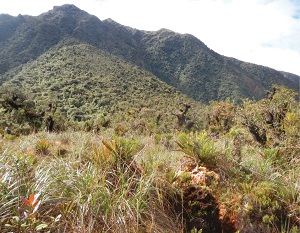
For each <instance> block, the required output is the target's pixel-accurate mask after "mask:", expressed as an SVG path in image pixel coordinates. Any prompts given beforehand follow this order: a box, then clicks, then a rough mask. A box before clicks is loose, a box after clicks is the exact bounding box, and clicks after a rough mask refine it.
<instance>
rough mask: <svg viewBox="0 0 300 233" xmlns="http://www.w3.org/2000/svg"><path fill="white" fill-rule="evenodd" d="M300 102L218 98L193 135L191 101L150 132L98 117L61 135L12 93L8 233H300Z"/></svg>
mask: <svg viewBox="0 0 300 233" xmlns="http://www.w3.org/2000/svg"><path fill="white" fill-rule="evenodd" d="M295 96H296V93H294V92H293V91H291V90H289V89H286V88H285V87H282V86H274V88H273V90H272V91H271V92H270V93H269V95H268V97H267V98H265V99H262V100H259V101H250V100H244V101H243V103H242V104H240V105H236V104H234V103H231V102H230V101H228V102H212V103H211V104H210V105H208V106H203V109H202V112H201V114H202V115H203V114H204V115H205V117H202V118H199V120H198V122H197V124H196V126H197V127H195V126H193V127H191V128H190V127H186V126H187V125H188V124H181V123H182V122H180V121H179V120H180V119H181V118H178V115H180V114H181V115H180V116H184V117H186V119H185V120H186V121H189V120H190V118H193V117H196V116H195V115H194V114H196V113H193V114H191V115H189V114H188V113H192V111H191V110H192V108H193V106H192V107H190V108H189V110H187V111H186V112H185V110H186V108H185V110H184V107H187V106H189V105H187V104H185V105H184V106H182V108H183V109H182V111H181V112H180V113H178V114H175V113H174V114H171V116H172V117H173V118H170V119H172V121H173V124H169V125H168V126H167V127H165V128H164V127H163V126H162V125H160V124H155V122H152V123H149V122H147V120H148V119H147V118H142V117H141V118H140V119H142V120H144V122H145V124H144V125H143V127H142V128H143V130H141V129H140V128H139V127H134V125H133V124H125V123H123V125H122V124H121V123H122V122H116V121H114V120H112V122H113V123H110V124H108V125H106V126H105V127H104V126H103V127H101V128H100V130H98V131H97V130H95V128H94V125H93V124H92V123H91V122H89V121H88V120H87V121H86V122H81V123H80V122H79V123H80V124H79V125H73V127H69V128H68V127H65V128H60V129H58V128H56V127H55V126H54V127H53V130H52V132H50V131H49V128H47V125H46V124H45V122H47V121H46V120H47V119H48V116H49V114H50V112H47V111H46V112H45V113H44V114H42V115H41V119H42V120H41V121H39V122H38V123H36V122H31V121H30V119H31V118H30V117H28V119H27V118H26V113H27V112H31V113H32V114H39V113H40V112H41V111H40V110H39V109H36V108H34V105H30V104H29V102H28V101H27V100H25V99H24V100H23V101H21V103H23V105H22V104H20V107H19V109H18V110H20V111H15V110H14V111H13V110H12V111H10V110H9V108H8V107H9V106H11V105H5V103H7V102H5V98H4V97H5V96H4V95H3V94H2V97H1V111H2V113H4V114H2V115H1V130H2V131H1V135H2V137H1V138H0V154H1V157H0V177H1V180H0V182H1V186H0V231H1V232H140V233H142V232H145V233H146V232H170V233H171V232H228V233H230V232H247V233H249V232H270V233H271V232H272V233H273V232H286V233H296V232H299V231H300V199H299V197H300V189H299V182H300V180H299V175H298V174H299V172H300V159H299V158H300V157H299V156H300V145H299V134H298V132H299V129H300V113H299V102H297V101H296V99H295ZM24 101H25V102H24ZM26 101H27V102H26ZM16 103H19V102H18V101H17V102H16ZM25 103H26V104H25ZM24 106H26V107H24ZM21 109H23V110H22V111H21ZM29 110H35V112H32V111H29ZM49 111H50V110H49ZM16 112H18V114H16ZM7 114H10V115H9V116H10V117H11V118H9V117H8V115H7ZM22 114H23V115H22ZM21 116H23V117H25V119H23V118H22V119H21V120H20V117H21ZM53 119H56V118H53ZM18 120H19V121H18ZM26 121H27V123H26V125H27V128H28V130H27V131H25V130H23V131H22V132H21V131H20V132H18V133H17V134H16V133H15V131H16V130H17V128H15V127H12V128H11V129H10V131H9V130H8V129H7V128H5V127H11V126H14V125H16V124H18V122H19V123H20V122H26ZM102 123H103V124H104V121H103V122H102ZM56 124H59V122H57V121H56V120H54V125H56ZM68 124H69V125H72V124H71V123H66V125H68ZM24 125H25V123H24ZM24 125H23V126H24ZM82 125H84V126H85V127H83V128H81V126H82ZM88 126H89V127H88ZM124 128H126V129H124ZM162 128H164V129H163V130H162Z"/></svg>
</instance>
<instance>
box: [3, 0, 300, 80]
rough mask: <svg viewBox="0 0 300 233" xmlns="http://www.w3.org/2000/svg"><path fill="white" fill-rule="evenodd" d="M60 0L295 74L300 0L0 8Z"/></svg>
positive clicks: (33, 11)
mask: <svg viewBox="0 0 300 233" xmlns="http://www.w3.org/2000/svg"><path fill="white" fill-rule="evenodd" d="M66 3H68V4H74V5H76V6H77V7H79V8H80V9H82V10H84V11H86V12H88V13H90V14H92V15H95V16H97V17H98V18H99V19H100V20H104V19H107V18H111V19H113V20H115V21H116V22H118V23H120V24H122V25H125V26H130V27H133V28H137V29H141V30H147V31H156V30H159V29H161V28H167V29H170V30H172V31H175V32H178V33H189V34H192V35H194V36H196V37H197V38H198V39H200V40H201V41H202V42H204V43H205V44H206V45H207V46H208V47H209V48H211V49H212V50H214V51H215V52H217V53H219V54H222V55H225V56H228V57H234V58H236V59H239V60H242V61H246V62H251V63H255V64H259V65H264V66H268V67H271V68H274V69H277V70H281V71H286V72H290V73H294V74H297V75H299V76H300V0H0V13H5V14H10V15H14V16H16V15H18V14H23V15H24V14H26V15H33V16H36V15H39V14H41V13H43V12H46V11H49V10H51V9H52V8H53V6H59V5H63V4H66ZM0 33H1V32H0Z"/></svg>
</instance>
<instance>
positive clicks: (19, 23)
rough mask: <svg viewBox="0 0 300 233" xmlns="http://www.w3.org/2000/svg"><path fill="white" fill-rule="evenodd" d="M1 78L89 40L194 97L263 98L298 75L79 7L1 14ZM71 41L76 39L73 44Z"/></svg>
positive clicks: (290, 83)
mask: <svg viewBox="0 0 300 233" xmlns="http://www.w3.org/2000/svg"><path fill="white" fill-rule="evenodd" d="M0 28H1V31H2V32H3V33H1V36H0V75H1V76H0V82H1V83H3V82H5V81H7V80H9V79H11V78H12V77H14V75H15V74H16V73H18V72H19V70H20V69H21V67H22V66H24V65H25V64H26V63H27V62H29V61H32V60H35V59H37V58H38V57H39V56H40V55H42V54H43V53H45V52H47V51H48V50H49V49H50V48H52V47H53V46H55V45H57V44H61V43H68V44H70V43H71V44H80V43H85V44H89V45H92V46H94V47H95V48H97V49H101V50H103V51H106V52H107V53H110V54H113V55H116V56H118V57H120V58H121V59H123V60H126V61H127V62H130V63H133V64H135V65H138V66H139V67H141V68H142V69H145V70H147V71H149V72H151V73H152V74H154V75H155V76H157V77H158V78H159V79H161V80H162V81H163V82H165V83H167V84H169V85H171V86H173V87H175V88H177V89H178V90H179V91H181V92H182V93H185V94H187V95H188V96H189V97H192V98H194V99H195V100H199V101H203V102H208V101H210V100H224V99H226V98H228V97H230V98H231V99H236V100H240V99H241V98H243V97H249V98H255V99H260V98H262V97H265V93H266V90H269V89H270V87H271V86H272V84H279V85H285V86H287V87H290V88H294V86H295V82H297V81H298V80H297V79H299V76H296V78H293V79H289V78H287V77H286V76H285V75H284V73H282V72H279V71H276V70H274V69H270V68H267V67H263V66H258V65H254V64H250V63H245V62H242V61H238V60H236V59H233V58H228V57H225V56H222V55H220V54H218V53H216V52H214V51H213V50H211V49H209V48H208V47H207V46H206V45H205V44H204V43H203V42H201V41H200V40H199V39H197V38H196V37H194V36H192V35H189V34H179V33H175V32H172V31H170V30H167V29H161V30H159V31H156V32H149V31H142V30H136V29H132V28H130V27H126V26H123V25H120V24H118V23H117V22H115V21H113V20H111V19H107V20H103V21H101V20H100V19H98V18H97V17H95V16H92V15H90V14H88V13H87V12H84V11H82V10H80V9H78V8H77V7H76V6H74V5H63V6H59V7H54V8H53V10H50V11H48V12H46V13H44V14H41V15H39V16H37V17H32V16H22V15H19V16H18V17H12V16H8V15H1V16H0ZM70 41H71V42H70Z"/></svg>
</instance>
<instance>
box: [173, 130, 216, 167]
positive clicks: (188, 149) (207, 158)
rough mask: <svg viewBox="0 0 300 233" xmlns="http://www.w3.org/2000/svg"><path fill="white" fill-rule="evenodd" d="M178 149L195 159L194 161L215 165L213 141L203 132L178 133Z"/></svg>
mask: <svg viewBox="0 0 300 233" xmlns="http://www.w3.org/2000/svg"><path fill="white" fill-rule="evenodd" d="M176 142H177V144H178V146H179V147H180V150H181V151H183V152H184V153H185V154H186V155H187V156H189V157H191V158H193V159H195V161H196V163H199V164H201V165H204V166H208V167H211V166H215V165H216V148H215V146H214V142H213V141H212V140H211V139H209V138H208V136H207V134H206V133H205V132H202V133H191V134H183V133H182V134H180V135H179V136H178V141H176Z"/></svg>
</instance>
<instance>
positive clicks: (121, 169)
mask: <svg viewBox="0 0 300 233" xmlns="http://www.w3.org/2000/svg"><path fill="white" fill-rule="evenodd" d="M141 141H142V140H141ZM58 142H59V143H58ZM4 143H5V145H4V147H6V149H3V148H1V154H2V156H1V163H0V166H1V169H0V173H1V177H2V178H1V184H2V185H1V198H0V206H1V211H0V217H1V222H0V229H1V232H30V231H37V232H38V231H52V232H53V231H54V232H66V231H68V232H178V231H180V229H181V228H182V226H181V223H180V221H178V219H177V215H176V213H175V212H174V211H173V210H172V208H171V206H172V205H171V204H170V203H168V196H170V195H172V193H174V192H175V191H174V190H172V187H171V185H170V183H168V182H167V181H166V180H165V179H164V176H165V171H166V170H168V169H167V168H168V164H166V163H165V162H166V159H165V158H164V153H161V152H159V151H156V150H155V149H154V148H155V146H154V142H153V141H152V139H147V145H144V144H142V143H140V142H139V141H138V140H136V139H127V138H122V137H111V136H109V135H106V136H99V135H93V134H90V133H82V132H76V133H74V134H73V133H64V134H57V135H55V134H51V133H49V134H45V133H39V134H35V135H29V136H27V137H22V138H20V140H19V141H16V142H14V143H11V142H10V141H4ZM20 145H21V146H20ZM27 147H28V148H29V149H26V148H27ZM31 148H34V149H31ZM58 148H64V149H65V150H66V153H65V155H64V156H60V154H58V153H55V152H56V151H58ZM150 153H151V154H150ZM155 154H156V155H155ZM45 155H47V156H46V157H45ZM150 157H151V165H149V164H148V162H150ZM168 159H170V158H168ZM159 161H161V162H159ZM162 164H164V168H162V167H161V166H162ZM150 168H151V171H150ZM170 169H171V168H170ZM34 197H35V199H34V200H33V199H32V198H34ZM26 200H27V201H26ZM24 203H25V204H24ZM35 203H39V205H38V206H37V204H35ZM35 207H36V208H35ZM31 208H32V209H31ZM28 216H29V217H28Z"/></svg>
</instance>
